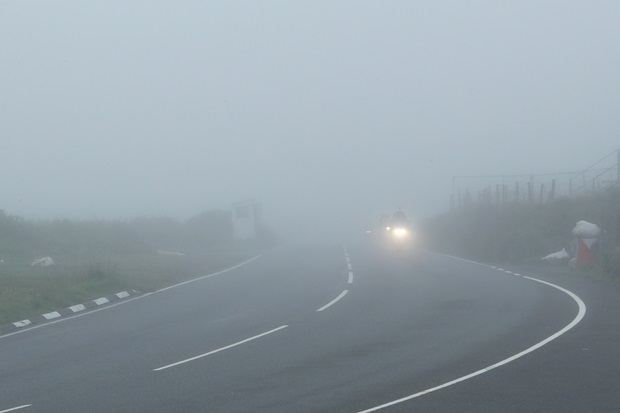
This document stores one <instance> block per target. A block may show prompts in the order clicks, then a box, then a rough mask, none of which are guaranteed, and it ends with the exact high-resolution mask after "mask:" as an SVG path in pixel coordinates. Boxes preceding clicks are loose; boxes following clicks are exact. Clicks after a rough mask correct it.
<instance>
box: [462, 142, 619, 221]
mask: <svg viewBox="0 0 620 413" xmlns="http://www.w3.org/2000/svg"><path fill="white" fill-rule="evenodd" d="M619 164H620V150H615V151H613V152H611V153H609V154H607V155H606V156H604V157H603V158H601V159H599V160H598V161H596V162H595V163H593V164H592V165H590V166H589V167H587V168H585V169H582V170H578V171H569V172H557V173H547V174H523V175H484V176H453V177H452V193H451V196H450V209H451V210H454V209H459V208H464V207H468V206H471V205H477V204H486V205H508V204H525V203H527V204H544V203H547V202H550V201H553V200H555V199H558V198H577V197H581V196H588V195H592V194H596V193H598V192H601V191H604V190H607V189H608V188H610V187H613V186H620V170H619V168H618V165H619Z"/></svg>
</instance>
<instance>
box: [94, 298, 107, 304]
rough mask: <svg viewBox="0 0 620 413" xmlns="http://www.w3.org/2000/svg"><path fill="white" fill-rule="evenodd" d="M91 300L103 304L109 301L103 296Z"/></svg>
mask: <svg viewBox="0 0 620 413" xmlns="http://www.w3.org/2000/svg"><path fill="white" fill-rule="evenodd" d="M93 302H94V303H95V304H97V305H103V304H107V303H109V302H110V300H108V299H107V298H105V297H101V298H97V299H96V300H93Z"/></svg>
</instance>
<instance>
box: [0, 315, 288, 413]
mask: <svg viewBox="0 0 620 413" xmlns="http://www.w3.org/2000/svg"><path fill="white" fill-rule="evenodd" d="M286 327H288V325H283V326H280V327H278V328H274V329H273V330H269V331H266V332H264V333H261V334H258V335H255V336H252V337H250V338H246V339H245V340H241V341H238V342H236V343H233V344H230V345H228V346H225V347H221V348H218V349H217V350H213V351H209V352H208V353H204V354H201V355H199V356H195V357H191V358H188V359H185V360H181V361H177V362H176V363H172V364H168V365H166V366H163V367H158V368H156V369H153V371H161V370H165V369H169V368H170V367H175V366H178V365H180V364H185V363H189V362H190V361H194V360H198V359H200V358H203V357H207V356H210V355H211V354H215V353H219V352H220V351H224V350H228V349H229V348H233V347H237V346H239V345H241V344H244V343H247V342H248V341H252V340H256V339H257V338H260V337H264V336H266V335H267V334H271V333H275V332H276V331H279V330H282V329H284V328H286ZM0 413H2V412H0Z"/></svg>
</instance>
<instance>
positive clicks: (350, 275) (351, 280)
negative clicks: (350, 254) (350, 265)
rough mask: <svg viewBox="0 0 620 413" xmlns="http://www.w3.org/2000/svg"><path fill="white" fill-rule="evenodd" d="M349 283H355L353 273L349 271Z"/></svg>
mask: <svg viewBox="0 0 620 413" xmlns="http://www.w3.org/2000/svg"><path fill="white" fill-rule="evenodd" d="M349 284H353V273H352V272H351V271H349Z"/></svg>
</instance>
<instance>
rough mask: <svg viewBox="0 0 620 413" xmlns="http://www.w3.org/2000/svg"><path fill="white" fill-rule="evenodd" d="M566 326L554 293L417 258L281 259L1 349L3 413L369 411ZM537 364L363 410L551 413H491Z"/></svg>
mask: <svg viewBox="0 0 620 413" xmlns="http://www.w3.org/2000/svg"><path fill="white" fill-rule="evenodd" d="M579 311H580V308H579V307H578V305H577V302H576V301H575V299H573V298H572V297H571V296H570V295H568V294H567V293H565V292H563V291H560V290H559V289H556V288H553V287H552V286H549V285H546V284H542V283H540V282H535V281H533V280H530V279H527V278H524V277H522V276H520V275H515V274H514V273H509V272H507V270H503V269H497V268H492V267H489V266H484V265H480V264H475V263H472V262H467V261H464V260H459V259H455V258H451V257H446V256H442V255H438V254H434V253H430V252H425V251H420V250H414V251H410V252H405V251H393V250H381V249H377V248H374V247H372V246H368V245H366V246H351V247H349V248H348V250H347V249H346V248H344V247H342V246H326V247H320V246H296V247H292V246H290V247H283V248H280V249H278V250H275V251H272V252H270V253H268V254H265V255H264V256H261V257H258V258H256V259H254V260H251V261H250V262H247V263H245V264H244V265H242V266H239V267H237V268H234V269H232V270H230V271H226V272H222V273H219V274H216V275H214V276H211V277H206V278H203V279H200V280H196V281H194V282H190V283H186V284H183V285H179V286H176V287H174V288H170V289H166V290H165V291H160V292H157V293H153V294H148V295H144V296H141V297H138V298H137V299H133V300H130V301H129V302H125V303H123V304H120V305H116V306H113V307H110V308H105V309H102V310H100V311H96V312H93V313H88V314H84V315H82V316H79V317H76V318H72V319H67V320H62V321H60V322H56V323H50V324H48V325H44V326H41V327H39V328H35V329H31V330H27V331H23V332H20V333H19V334H12V335H7V336H4V337H0V412H8V411H19V412H25V413H26V412H27V413H31V412H32V413H35V412H48V413H49V412H51V413H56V412H58V413H60V412H82V411H84V412H92V413H95V412H102V413H110V412H227V413H228V412H258V411H260V412H263V411H264V412H352V413H355V412H362V411H371V410H372V409H373V408H375V407H377V406H382V405H384V404H386V403H390V402H393V401H395V400H398V399H401V398H403V397H406V396H409V395H413V394H416V393H418V392H423V391H425V390H427V389H431V388H434V387H436V386H439V385H442V384H443V383H448V382H451V381H453V380H455V379H458V378H461V377H463V376H467V375H468V374H470V373H472V372H476V371H479V370H480V369H483V368H485V367H488V366H491V365H493V364H495V363H498V362H500V361H502V360H506V359H507V358H509V357H511V356H513V355H515V354H517V353H519V352H521V351H523V350H525V349H527V348H529V347H531V346H534V345H536V344H537V343H540V342H541V341H542V340H545V339H546V338H548V337H550V336H552V335H553V334H554V333H556V332H558V331H560V330H562V329H563V328H564V327H566V326H567V325H569V324H570V323H571V322H572V321H573V320H575V318H576V317H577V316H578V315H579ZM581 311H583V309H581ZM570 334H573V332H572V331H571V332H569V333H568V334H567V336H569V335H570ZM564 338H565V336H562V337H560V338H558V339H557V340H555V341H553V342H552V343H550V344H549V345H547V346H545V349H548V348H550V349H549V350H547V351H552V350H553V347H552V346H554V345H556V343H558V342H561V341H562V340H563V339H564ZM543 355H544V352H542V350H537V351H534V352H532V353H528V354H527V355H524V356H523V357H522V358H519V359H517V360H515V361H514V362H513V363H510V364H507V365H505V366H502V367H500V368H497V369H494V370H492V371H491V372H488V373H485V374H482V375H478V376H475V377H472V378H470V379H468V380H465V381H463V382H460V383H457V384H455V385H454V386H450V387H447V388H444V389H441V390H438V391H436V392H433V393H430V394H428V395H424V396H422V397H416V398H412V399H410V400H406V401H402V402H400V403H396V404H392V405H388V406H386V407H384V408H379V409H378V410H375V411H381V412H411V411H459V412H466V411H471V412H480V411H515V412H516V411H560V410H556V409H555V408H554V407H553V406H554V404H553V403H554V401H553V398H550V399H549V400H547V401H546V402H548V403H549V404H548V405H546V406H542V405H541V404H540V402H537V404H530V403H528V400H527V399H524V400H522V402H519V401H518V400H519V398H518V397H516V398H515V397H513V398H510V399H509V400H510V401H509V402H504V401H503V400H504V399H503V396H502V393H501V392H504V391H505V392H506V393H507V394H509V393H510V392H514V391H516V390H519V389H521V388H523V389H527V383H528V382H529V381H532V380H533V379H534V377H535V375H536V366H538V365H539V363H541V357H542V356H543ZM566 362H567V363H568V362H570V360H566ZM513 364H514V365H515V366H516V367H518V366H521V367H523V366H525V367H526V368H525V369H524V368H520V369H519V370H518V371H515V370H514V369H513V368H511V366H512V365H513ZM528 374H532V375H533V376H534V377H530V376H528ZM490 380H491V381H492V383H498V382H501V383H505V386H504V387H501V388H500V389H499V390H498V389H497V386H495V388H494V390H490V389H491V388H492V387H493V386H492V385H491V384H490V382H489V381H490ZM514 386H521V387H518V388H517V389H516V390H515V387H514ZM523 394H527V392H525V391H524V393H523ZM507 400H508V399H507ZM515 400H517V402H515ZM555 406H557V404H556V405H555ZM562 406H564V404H562ZM13 409H15V410H13ZM562 411H568V410H566V408H565V407H562ZM575 411H579V410H575Z"/></svg>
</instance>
